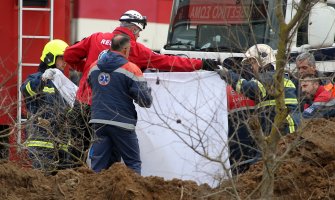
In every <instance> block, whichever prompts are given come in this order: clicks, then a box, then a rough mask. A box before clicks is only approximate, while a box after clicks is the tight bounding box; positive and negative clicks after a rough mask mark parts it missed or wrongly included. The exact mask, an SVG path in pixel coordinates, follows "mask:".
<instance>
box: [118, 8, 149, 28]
mask: <svg viewBox="0 0 335 200" xmlns="http://www.w3.org/2000/svg"><path fill="white" fill-rule="evenodd" d="M119 21H120V22H128V23H132V24H134V25H136V26H137V27H138V28H140V29H141V30H142V29H145V26H146V25H147V17H146V16H142V15H141V13H139V12H137V11H136V10H128V11H127V12H125V13H123V15H122V16H121V17H120V19H119ZM141 26H142V27H141Z"/></svg>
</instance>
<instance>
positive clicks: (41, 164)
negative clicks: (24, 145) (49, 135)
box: [28, 147, 72, 175]
mask: <svg viewBox="0 0 335 200" xmlns="http://www.w3.org/2000/svg"><path fill="white" fill-rule="evenodd" d="M28 152H29V153H28V155H29V158H30V160H31V162H32V163H31V164H32V167H33V168H34V169H40V170H42V171H44V172H45V173H46V174H47V175H52V174H53V173H55V172H56V171H57V170H61V169H66V168H70V167H72V164H71V162H70V160H69V154H68V153H67V152H65V151H63V150H57V149H54V148H44V147H28Z"/></svg>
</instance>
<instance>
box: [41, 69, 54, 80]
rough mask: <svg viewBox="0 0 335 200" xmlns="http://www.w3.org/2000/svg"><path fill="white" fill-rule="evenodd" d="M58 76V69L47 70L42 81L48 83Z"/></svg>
mask: <svg viewBox="0 0 335 200" xmlns="http://www.w3.org/2000/svg"><path fill="white" fill-rule="evenodd" d="M55 74H56V69H53V68H51V69H47V70H45V72H44V73H43V74H42V80H43V81H46V80H53V79H54V76H55Z"/></svg>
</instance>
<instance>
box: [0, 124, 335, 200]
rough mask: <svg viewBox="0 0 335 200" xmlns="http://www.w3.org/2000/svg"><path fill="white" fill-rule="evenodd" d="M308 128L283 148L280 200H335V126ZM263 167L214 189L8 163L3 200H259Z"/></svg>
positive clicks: (121, 170)
mask: <svg viewBox="0 0 335 200" xmlns="http://www.w3.org/2000/svg"><path fill="white" fill-rule="evenodd" d="M305 127H306V128H304V129H302V130H301V131H300V134H295V135H290V136H286V137H284V138H283V139H282V141H281V143H280V147H279V151H280V155H286V156H285V158H284V159H282V162H281V166H280V167H279V168H278V171H277V172H276V175H275V176H276V181H275V196H276V197H277V198H276V199H335V131H334V130H335V120H325V119H320V120H314V121H311V122H308V124H307V126H305ZM292 146H293V147H294V148H293V149H292V150H291V151H289V152H288V153H285V152H286V150H287V149H290V148H291V147H292ZM262 167H263V164H262V162H259V163H257V164H255V165H254V166H252V167H251V168H250V169H249V170H248V171H247V172H246V173H244V174H241V175H239V176H237V177H234V179H233V180H231V181H227V182H223V183H222V184H221V185H220V187H218V188H210V187H209V186H207V185H197V184H196V183H195V182H193V181H182V180H179V179H173V180H169V181H166V180H164V179H163V178H161V177H141V176H139V175H137V174H135V173H134V172H132V171H131V170H129V169H128V168H126V167H125V166H124V165H123V164H114V165H113V166H112V167H111V168H109V169H108V170H105V171H102V172H101V173H98V174H96V173H93V172H92V171H91V170H89V169H87V168H84V167H81V168H76V169H67V170H62V171H59V172H58V173H57V174H56V175H54V176H44V175H43V174H42V173H41V172H39V171H37V170H33V169H29V168H23V167H20V166H18V165H16V164H13V163H8V162H5V163H2V164H0V199H136V200H142V199H143V200H147V199H186V200H187V199H235V198H236V196H235V194H236V193H238V195H239V197H240V198H241V199H245V198H252V199H254V198H258V197H259V193H258V192H257V191H256V190H255V189H256V188H257V186H258V185H259V183H260V181H261V179H262ZM232 183H233V185H234V187H233V186H232ZM234 188H235V189H236V190H235V189H234ZM254 191H256V192H254Z"/></svg>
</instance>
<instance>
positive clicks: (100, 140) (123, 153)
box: [89, 124, 142, 174]
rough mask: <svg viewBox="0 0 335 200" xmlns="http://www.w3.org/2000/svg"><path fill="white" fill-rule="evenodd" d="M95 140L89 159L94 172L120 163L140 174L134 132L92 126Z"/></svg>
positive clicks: (107, 126)
mask: <svg viewBox="0 0 335 200" xmlns="http://www.w3.org/2000/svg"><path fill="white" fill-rule="evenodd" d="M92 127H93V130H94V133H95V136H96V138H95V140H94V142H93V144H92V147H91V149H90V153H89V158H90V159H91V167H92V169H93V170H94V171H95V172H100V171H101V170H102V169H107V168H109V167H110V166H111V165H112V164H113V163H115V162H118V161H120V157H122V159H123V161H124V163H125V164H126V166H127V167H129V168H130V169H133V170H134V171H135V172H136V173H138V174H141V164H142V162H141V159H140V148H139V144H138V139H137V135H136V133H135V130H126V129H123V128H119V127H116V126H111V125H103V124H93V126H92Z"/></svg>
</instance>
